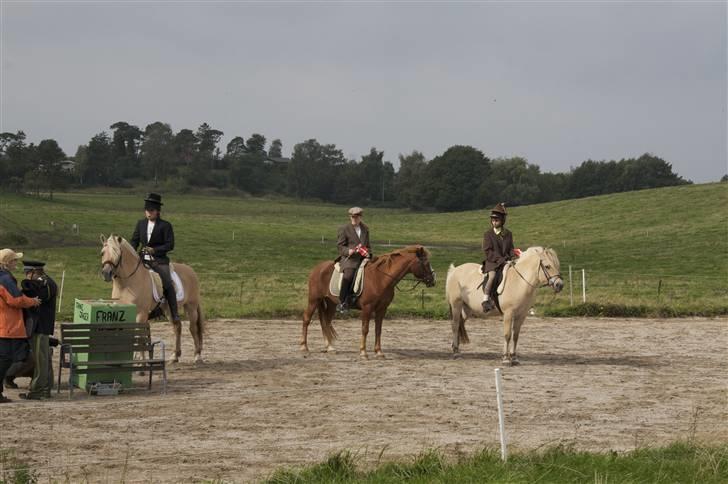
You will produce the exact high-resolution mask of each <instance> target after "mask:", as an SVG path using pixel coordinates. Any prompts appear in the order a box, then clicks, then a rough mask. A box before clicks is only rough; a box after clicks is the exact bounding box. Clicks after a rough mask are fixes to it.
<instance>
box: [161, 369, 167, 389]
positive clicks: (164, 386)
mask: <svg viewBox="0 0 728 484" xmlns="http://www.w3.org/2000/svg"><path fill="white" fill-rule="evenodd" d="M162 393H163V394H165V395H166V394H167V363H166V362H163V363H162Z"/></svg>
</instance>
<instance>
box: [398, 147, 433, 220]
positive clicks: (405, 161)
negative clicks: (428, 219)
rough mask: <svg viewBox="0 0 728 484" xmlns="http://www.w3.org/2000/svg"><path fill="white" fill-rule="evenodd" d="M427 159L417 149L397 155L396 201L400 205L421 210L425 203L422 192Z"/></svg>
mask: <svg viewBox="0 0 728 484" xmlns="http://www.w3.org/2000/svg"><path fill="white" fill-rule="evenodd" d="M426 169H427V160H426V159H425V155H423V154H422V153H420V152H419V151H413V152H412V153H410V154H409V155H399V172H397V177H396V181H395V191H396V193H397V194H396V199H397V203H398V204H399V205H400V206H403V207H408V208H411V209H414V210H421V209H423V208H424V207H425V206H426V205H425V200H424V195H423V192H422V187H423V182H424V176H425V170H426Z"/></svg>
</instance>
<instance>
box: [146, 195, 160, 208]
mask: <svg viewBox="0 0 728 484" xmlns="http://www.w3.org/2000/svg"><path fill="white" fill-rule="evenodd" d="M162 205H164V204H163V203H162V195H160V194H158V193H150V194H149V195H147V198H145V199H144V210H161V208H162Z"/></svg>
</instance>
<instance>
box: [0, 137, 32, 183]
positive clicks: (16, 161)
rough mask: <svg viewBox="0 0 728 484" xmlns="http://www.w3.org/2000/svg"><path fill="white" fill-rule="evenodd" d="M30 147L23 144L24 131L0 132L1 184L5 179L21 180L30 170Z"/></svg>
mask: <svg viewBox="0 0 728 484" xmlns="http://www.w3.org/2000/svg"><path fill="white" fill-rule="evenodd" d="M31 151H32V150H31V149H30V148H29V146H28V145H26V144H25V133H24V132H23V131H18V132H16V133H7V132H6V133H2V134H0V165H2V171H3V172H4V173H3V175H4V176H3V184H5V183H7V182H5V180H11V179H13V180H15V181H19V180H22V178H23V176H24V175H25V173H26V172H27V171H28V170H31V169H32V168H33V167H32V166H31V159H30V158H31Z"/></svg>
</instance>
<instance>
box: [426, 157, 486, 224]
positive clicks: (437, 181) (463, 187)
mask: <svg viewBox="0 0 728 484" xmlns="http://www.w3.org/2000/svg"><path fill="white" fill-rule="evenodd" d="M489 173H490V160H488V158H486V157H485V155H484V154H483V153H482V152H481V151H480V150H478V149H476V148H473V147H472V146H461V145H456V146H452V147H450V148H448V149H447V150H446V151H445V152H444V153H443V154H442V155H440V156H438V157H436V158H434V159H433V160H432V161H431V162H430V163H429V164H428V165H427V169H426V170H425V177H424V179H423V181H422V183H421V184H420V187H421V188H420V189H421V190H423V194H424V196H425V201H426V203H427V204H428V206H431V207H434V208H436V209H437V210H441V211H454V210H472V209H474V208H478V207H479V197H478V188H479V187H480V185H481V184H482V183H483V181H484V180H485V179H486V178H487V176H488V174H489Z"/></svg>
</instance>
